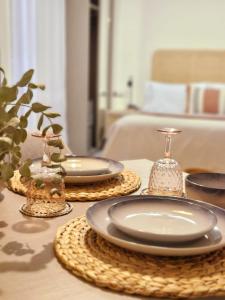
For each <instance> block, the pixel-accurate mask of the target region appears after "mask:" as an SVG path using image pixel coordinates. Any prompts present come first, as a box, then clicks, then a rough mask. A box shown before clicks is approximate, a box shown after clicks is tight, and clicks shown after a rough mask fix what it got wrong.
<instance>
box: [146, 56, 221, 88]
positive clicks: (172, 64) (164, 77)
mask: <svg viewBox="0 0 225 300" xmlns="http://www.w3.org/2000/svg"><path fill="white" fill-rule="evenodd" d="M151 74H152V78H151V79H152V80H155V81H160V82H168V83H169V82H170V83H190V82H199V81H208V82H209V81H210V82H225V51H223V50H158V51H156V52H155V53H154V56H153V62H152V72H151Z"/></svg>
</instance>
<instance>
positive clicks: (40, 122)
mask: <svg viewBox="0 0 225 300" xmlns="http://www.w3.org/2000/svg"><path fill="white" fill-rule="evenodd" d="M43 121H44V115H43V114H42V115H41V116H40V118H39V120H38V125H37V129H38V130H40V129H41V126H42V124H43Z"/></svg>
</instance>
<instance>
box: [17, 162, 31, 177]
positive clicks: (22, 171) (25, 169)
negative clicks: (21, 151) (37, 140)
mask: <svg viewBox="0 0 225 300" xmlns="http://www.w3.org/2000/svg"><path fill="white" fill-rule="evenodd" d="M31 163H32V162H31ZM29 166H30V161H28V160H27V161H25V162H24V164H23V165H22V166H21V167H20V168H19V172H20V174H21V176H23V177H30V176H31V172H30V169H29Z"/></svg>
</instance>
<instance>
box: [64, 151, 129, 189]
mask: <svg viewBox="0 0 225 300" xmlns="http://www.w3.org/2000/svg"><path fill="white" fill-rule="evenodd" d="M74 158H75V159H76V160H78V161H82V160H85V161H86V166H87V169H88V160H89V159H90V161H92V162H93V161H95V167H93V169H94V168H95V169H96V168H97V165H98V163H99V170H103V169H104V168H105V171H106V166H107V171H106V172H105V173H104V172H103V174H101V171H100V174H93V173H92V174H90V172H89V175H85V174H84V173H83V175H81V174H80V175H72V176H71V175H69V174H67V175H66V176H65V182H66V183H71V184H77V183H78V184H82V183H83V184H85V183H92V182H98V181H104V180H107V179H111V178H113V177H115V176H117V175H118V174H120V173H121V172H122V171H123V169H124V165H123V164H122V163H120V162H118V161H115V160H112V159H108V158H102V157H88V156H73V155H69V156H67V161H69V160H74ZM93 166H94V165H93ZM65 171H66V172H67V170H65Z"/></svg>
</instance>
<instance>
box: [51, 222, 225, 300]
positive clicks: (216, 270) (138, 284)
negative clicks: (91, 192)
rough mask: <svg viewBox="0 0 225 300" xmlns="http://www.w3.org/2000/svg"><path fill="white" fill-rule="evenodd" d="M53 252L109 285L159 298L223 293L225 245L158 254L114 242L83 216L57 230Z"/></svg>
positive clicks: (81, 273) (89, 277)
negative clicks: (194, 252) (208, 249)
mask: <svg viewBox="0 0 225 300" xmlns="http://www.w3.org/2000/svg"><path fill="white" fill-rule="evenodd" d="M54 248H55V253H56V256H57V258H58V260H59V261H60V262H61V263H62V264H63V266H64V267H65V268H67V269H68V270H69V271H70V272H72V273H73V274H74V275H76V276H79V277H82V278H84V279H85V280H87V281H89V282H92V283H94V284H96V285H97V286H99V287H107V288H109V289H112V290H116V291H120V292H124V293H127V294H138V295H142V296H152V297H159V298H163V297H166V298H177V299H178V298H180V299H181V298H183V299H184V298H188V299H190V298H195V297H203V296H223V295H225V249H223V250H219V251H216V252H213V253H210V254H207V255H206V254H205V255H200V256H194V257H157V256H151V255H147V254H139V253H136V252H132V251H129V250H126V249H122V248H120V247H118V246H115V245H113V244H111V243H109V242H107V241H106V240H105V239H103V238H101V237H100V236H99V235H97V234H96V233H95V232H94V231H93V230H92V229H90V227H89V225H88V224H87V221H86V218H85V217H79V218H76V219H73V220H71V221H70V222H68V223H67V224H65V225H64V226H62V227H60V228H59V229H58V231H57V235H56V239H55V244H54Z"/></svg>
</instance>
